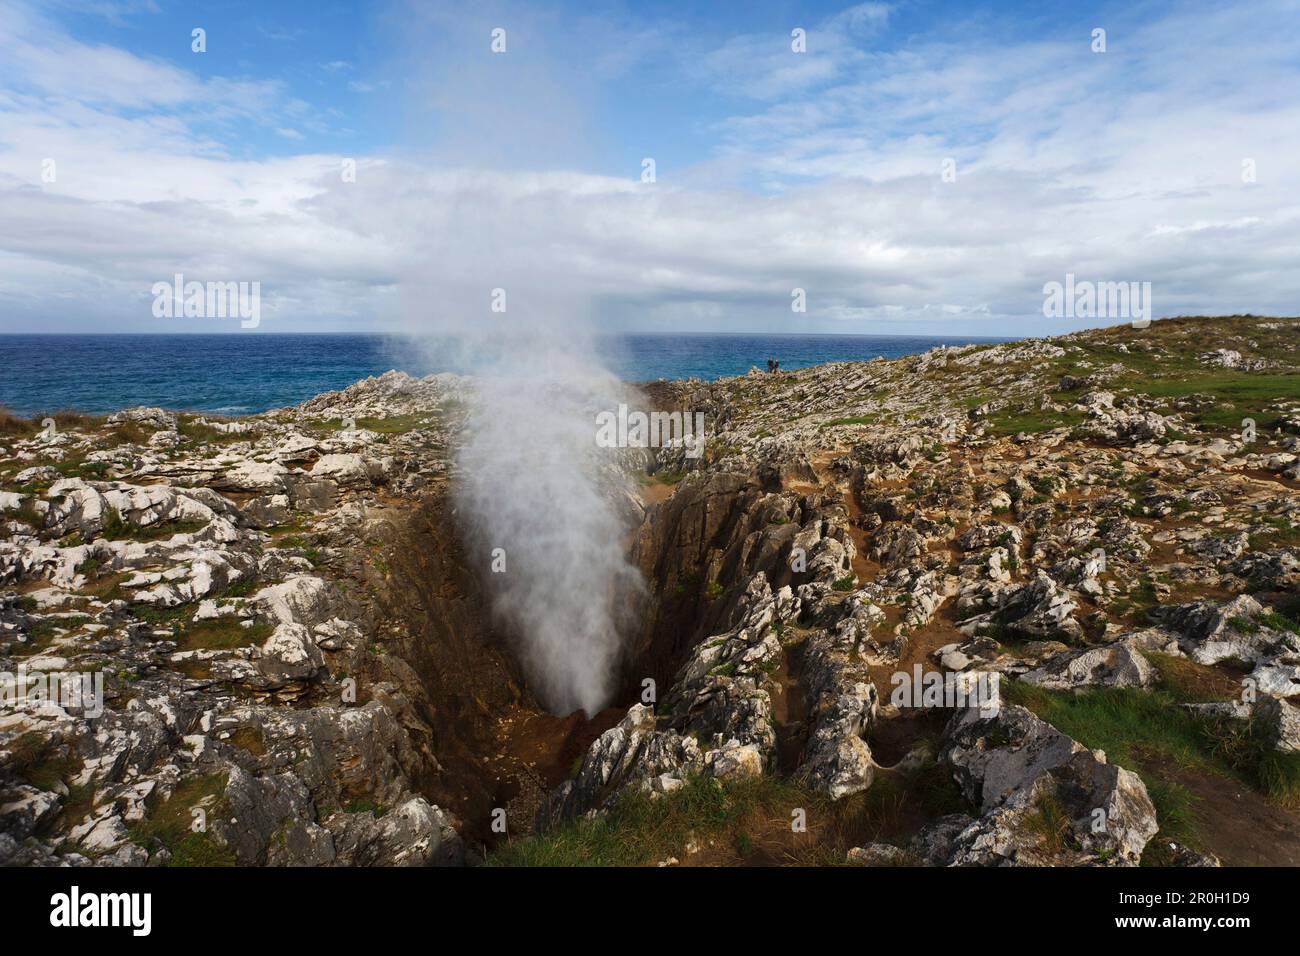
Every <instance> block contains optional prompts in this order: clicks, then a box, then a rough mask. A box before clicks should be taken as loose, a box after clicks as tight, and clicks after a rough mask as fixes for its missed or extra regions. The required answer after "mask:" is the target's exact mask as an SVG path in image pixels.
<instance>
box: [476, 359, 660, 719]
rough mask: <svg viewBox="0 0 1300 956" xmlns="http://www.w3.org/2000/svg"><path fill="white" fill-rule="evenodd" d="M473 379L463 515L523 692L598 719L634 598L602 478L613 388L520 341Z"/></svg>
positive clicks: (600, 376)
mask: <svg viewBox="0 0 1300 956" xmlns="http://www.w3.org/2000/svg"><path fill="white" fill-rule="evenodd" d="M521 341H523V342H524V343H525V345H526V348H525V349H515V348H511V349H509V350H507V351H506V352H505V353H504V354H502V355H501V356H500V357H499V359H498V360H497V361H496V362H495V363H493V364H492V365H491V366H490V367H487V368H484V369H482V370H481V371H480V372H479V374H478V376H477V396H476V399H475V401H474V403H473V406H472V411H471V413H470V419H469V423H468V430H467V433H466V435H465V438H464V444H463V445H462V447H461V453H460V464H461V481H460V484H459V486H458V488H459V491H458V499H459V504H460V506H461V508H462V509H463V511H464V512H466V514H465V515H463V517H468V518H469V520H470V524H471V527H472V538H473V541H474V547H475V548H476V549H477V550H478V551H480V552H481V553H480V558H481V560H482V561H483V564H484V566H485V567H486V566H488V565H489V556H490V555H491V554H492V553H494V551H495V549H497V548H500V549H502V550H503V552H504V568H501V567H500V566H498V567H497V568H496V569H493V570H489V571H488V573H487V575H486V577H487V584H488V586H489V590H490V592H491V594H492V598H493V610H494V612H495V614H496V616H497V618H498V620H499V621H500V622H501V623H502V624H503V625H504V626H505V627H506V629H507V630H508V632H509V633H510V634H511V635H513V636H514V638H515V639H516V641H517V642H518V647H519V650H520V652H521V657H522V659H523V663H524V665H525V667H526V668H527V670H528V673H529V677H530V681H531V683H532V685H533V687H534V690H535V691H536V692H537V694H538V696H539V698H540V699H541V700H542V702H543V703H544V704H545V705H546V706H547V707H548V708H550V709H551V710H552V711H554V712H556V713H561V714H564V713H569V712H571V711H574V710H578V709H582V710H585V711H586V712H587V713H588V714H595V713H596V712H597V711H599V710H601V709H602V708H603V707H604V706H606V705H607V704H608V703H609V701H610V696H611V694H612V692H613V690H614V681H615V675H616V671H617V665H618V663H619V658H620V653H621V645H622V641H621V640H620V633H621V631H622V626H621V625H623V624H624V621H623V620H621V615H622V614H623V612H624V611H625V610H626V609H627V608H629V607H630V606H631V602H632V600H633V599H634V598H636V597H637V596H638V594H639V591H640V588H641V579H640V575H639V573H638V572H637V571H636V569H635V568H633V567H632V566H631V565H630V564H629V563H628V561H627V557H626V553H625V549H624V545H623V540H624V537H625V534H626V531H627V528H626V527H625V525H624V523H623V522H622V520H621V519H620V517H619V514H618V509H617V503H616V497H615V496H616V495H617V494H618V492H619V486H620V484H621V483H622V479H621V476H618V475H617V473H614V474H613V475H612V476H611V475H607V476H606V480H602V477H601V470H600V469H601V455H600V454H599V452H598V449H597V448H596V446H595V426H594V424H593V422H594V415H595V412H596V411H597V410H598V409H601V408H606V407H611V405H612V404H613V403H616V402H617V401H618V400H619V397H620V392H621V387H620V386H619V383H618V382H617V381H616V380H614V379H613V377H612V376H610V374H609V373H608V372H606V371H605V370H604V369H602V368H600V367H599V365H598V364H596V363H595V362H594V361H592V360H591V358H590V356H589V355H587V354H585V353H584V352H583V351H576V352H570V351H565V350H563V348H562V345H561V343H559V342H545V341H541V340H539V338H538V337H536V336H531V337H529V336H525V337H522V340H521Z"/></svg>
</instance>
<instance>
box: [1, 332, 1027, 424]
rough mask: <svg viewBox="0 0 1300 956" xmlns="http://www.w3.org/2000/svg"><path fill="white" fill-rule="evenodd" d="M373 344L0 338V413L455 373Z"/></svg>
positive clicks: (855, 338)
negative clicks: (392, 372) (388, 374)
mask: <svg viewBox="0 0 1300 956" xmlns="http://www.w3.org/2000/svg"><path fill="white" fill-rule="evenodd" d="M1002 341H1007V340H1006V339H990V338H974V337H971V338H951V337H948V338H944V337H922V336H906V335H745V334H727V335H711V334H700V335H625V336H608V337H606V338H603V339H602V340H601V343H600V348H601V351H602V352H603V353H604V356H605V358H606V360H607V362H608V363H609V367H610V368H611V369H613V370H614V371H615V372H616V373H617V374H618V375H619V376H620V377H622V378H624V379H626V380H629V381H649V380H653V379H659V378H689V377H691V376H694V377H696V378H702V379H715V378H721V377H724V376H730V375H743V374H745V373H746V372H748V371H749V369H750V367H751V366H754V365H757V366H758V367H759V368H766V367H767V360H768V358H776V359H777V360H779V361H780V363H781V368H782V369H787V370H789V369H797V368H804V367H807V366H809V365H818V364H820V363H822V362H838V361H867V360H870V359H873V358H876V357H878V356H884V357H885V358H897V357H898V356H900V355H910V354H913V353H917V352H924V351H926V350H927V349H932V348H935V347H936V346H939V345H963V344H967V343H970V342H1002ZM429 351H430V350H429V349H427V348H426V349H416V348H411V347H409V343H406V344H405V345H404V342H403V340H401V339H399V338H394V337H391V336H384V335H362V334H358V335H266V334H261V335H237V334H233V335H0V408H5V409H7V410H8V411H10V412H11V413H13V414H16V415H24V416H32V415H38V414H41V413H48V412H55V411H63V410H75V411H80V412H87V413H92V414H102V413H105V412H111V411H116V410H117V409H119V408H125V407H128V406H131V405H160V406H162V407H163V408H169V409H176V410H181V411H201V412H211V413H214V414H220V415H247V414H252V413H255V412H261V411H266V410H267V409H268V408H279V407H282V406H285V405H295V404H297V403H298V402H302V401H305V400H306V399H308V398H311V397H312V396H313V395H317V394H319V393H320V392H326V391H330V390H332V389H340V388H344V387H346V386H348V385H350V384H352V383H353V382H355V381H357V380H358V379H362V378H365V377H366V376H368V375H378V374H380V373H382V372H385V371H387V370H388V369H391V368H396V369H400V370H402V371H405V372H409V373H411V374H412V375H427V374H429V373H431V372H445V371H463V369H458V368H456V367H454V363H453V362H451V361H450V360H444V361H439V360H438V359H437V357H436V356H435V357H433V358H429V357H428V353H429Z"/></svg>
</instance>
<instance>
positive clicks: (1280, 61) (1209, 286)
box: [0, 0, 1300, 336]
mask: <svg viewBox="0 0 1300 956" xmlns="http://www.w3.org/2000/svg"><path fill="white" fill-rule="evenodd" d="M495 29H501V30H504V31H505V32H504V40H505V49H504V51H503V52H494V51H493V49H492V36H493V31H494V30H495ZM195 30H202V31H203V34H202V38H203V41H204V42H203V44H202V46H203V47H204V48H203V49H202V50H201V51H197V50H196V49H195V47H196V45H199V44H197V42H196V40H195V33H194V31H195ZM1098 30H1102V31H1104V50H1099V49H1098V48H1097V47H1098V39H1097V33H1096V31H1098ZM794 31H802V33H801V36H802V37H803V38H804V49H803V50H802V51H797V50H796V49H794V47H795V46H797V45H798V42H797V38H796V37H795V36H794ZM646 160H653V173H654V175H653V181H646V180H647V177H646V173H645V171H646V168H647V163H646ZM349 169H351V170H355V175H351V174H350V173H348V172H347V171H348V170H349ZM1298 264H1300V3H1298V2H1297V0H1259V2H1250V0H1247V2H1242V3H1234V4H1222V3H1218V2H1213V3H1199V2H1196V0H1188V2H1170V3H1143V2H1138V3H1133V2H1124V3H1117V4H1090V3H1083V2H1055V0H1038V2H1027V3H1017V2H998V3H988V4H981V3H956V2H940V0H898V2H868V3H861V4H856V5H849V4H844V3H793V2H769V3H765V2H762V0H757V2H743V3H742V2H736V3H730V2H674V3H653V2H638V3H634V4H633V3H591V2H583V3H577V2H574V3H554V4H548V3H545V2H531V3H527V4H522V3H514V4H512V3H495V2H487V3H475V4H440V3H416V2H407V0H402V2H397V0H393V2H384V0H379V2H371V3H360V2H358V3H347V2H340V3H332V2H328V0H319V2H312V3H306V2H303V3H299V2H277V3H265V2H241V0H223V2H209V3H193V2H190V3H184V2H171V0H84V2H77V0H43V2H39V3H37V2H27V0H0V332H92V331H93V332H230V333H232V334H265V333H274V332H339V331H376V332H394V331H425V330H428V329H431V328H437V327H438V326H439V323H440V322H443V321H461V322H464V321H470V322H482V321H490V320H491V317H490V313H487V312H486V310H485V312H484V314H479V313H478V312H477V311H475V310H476V306H474V305H472V304H471V303H477V302H478V301H480V298H481V300H482V301H483V302H487V300H488V296H489V293H490V291H491V290H490V289H488V288H480V286H488V285H491V286H492V287H493V288H495V287H497V286H500V287H502V288H505V289H507V290H508V289H510V288H511V283H512V281H517V282H518V283H519V284H520V285H521V286H528V285H529V284H532V285H533V286H536V287H540V285H544V284H547V283H553V284H554V285H555V286H556V287H557V288H562V289H563V295H557V296H556V298H555V300H554V302H553V303H552V307H555V308H567V307H570V305H572V304H573V303H577V302H580V303H581V305H580V307H581V308H582V309H584V310H585V311H588V312H589V313H590V315H591V317H592V321H593V323H594V324H595V325H596V327H597V328H598V329H600V330H602V331H613V332H619V331H637V332H663V333H673V334H687V333H693V332H728V331H734V332H742V331H745V332H790V333H805V332H841V333H857V332H865V333H880V334H926V335H929V334H933V335H956V336H983V335H988V336H1020V335H1039V334H1054V333H1058V332H1064V331H1069V330H1071V329H1075V328H1082V327H1087V326H1096V325H1110V324H1115V322H1116V321H1121V320H1122V319H1121V320H1117V319H1116V318H1113V317H1105V316H1102V317H1084V318H1076V319H1064V318H1060V319H1058V318H1050V319H1049V318H1044V315H1043V303H1044V285H1045V284H1046V283H1050V282H1054V281H1055V282H1063V281H1064V280H1065V277H1066V275H1067V273H1068V274H1073V275H1074V276H1076V277H1077V279H1079V280H1090V281H1097V282H1149V283H1150V284H1151V286H1150V288H1151V297H1152V303H1153V313H1154V315H1155V316H1157V317H1159V316H1168V315H1190V314H1234V313H1248V312H1249V313H1256V314H1274V315H1296V314H1298V313H1300V305H1298V303H1300V268H1297V265H1298ZM178 273H179V274H181V275H183V276H184V277H185V279H186V280H187V281H199V282H208V281H212V282H229V281H235V282H250V283H251V282H257V283H260V286H259V288H260V296H261V298H260V314H261V322H260V324H259V325H258V326H257V328H256V329H243V328H241V324H240V322H239V321H238V320H231V319H226V318H188V319H186V318H176V317H165V316H164V317H158V316H155V314H154V308H153V306H154V304H155V294H154V291H153V289H154V286H155V284H156V283H159V282H168V283H170V282H171V281H172V278H173V276H174V275H176V274H178ZM466 287H469V291H467V290H466ZM796 289H799V290H802V295H803V299H804V301H805V303H806V310H805V311H794V310H793V309H792V302H793V301H794V299H793V298H792V296H793V292H794V290H796ZM574 307H575V308H576V307H579V306H574ZM467 312H469V313H473V314H471V315H468V316H467V315H466V314H465V313H467Z"/></svg>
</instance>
